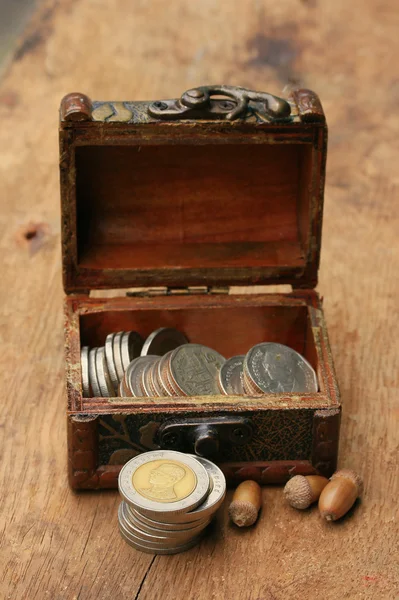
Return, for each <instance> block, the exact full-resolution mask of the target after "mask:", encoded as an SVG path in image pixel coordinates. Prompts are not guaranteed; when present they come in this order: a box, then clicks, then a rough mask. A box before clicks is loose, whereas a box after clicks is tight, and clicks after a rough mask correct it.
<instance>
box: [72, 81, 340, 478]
mask: <svg viewBox="0 0 399 600" xmlns="http://www.w3.org/2000/svg"><path fill="white" fill-rule="evenodd" d="M60 115H61V118H60V169H61V205H62V251H63V277H64V289H65V292H66V297H65V334H66V346H65V348H66V354H65V356H66V380H67V396H68V413H67V418H68V448H69V481H70V484H71V486H72V487H73V488H75V489H88V488H111V487H116V486H117V480H118V473H119V471H120V469H121V466H122V465H123V464H124V463H125V462H126V461H127V460H129V459H130V458H132V457H133V456H135V455H136V454H138V453H141V452H145V451H148V450H153V449H157V448H166V449H174V450H180V451H183V452H188V453H194V452H197V453H198V454H200V453H201V454H202V455H205V456H207V455H208V456H211V458H212V459H213V460H214V461H215V462H216V463H218V464H219V465H220V466H221V468H222V469H223V471H224V473H225V474H226V477H227V479H228V480H229V481H230V482H238V481H240V480H242V479H248V478H251V479H255V480H257V481H259V482H260V483H262V484H265V483H282V482H284V481H286V480H287V479H288V478H289V477H290V476H292V475H293V474H312V473H320V474H323V475H326V476H329V475H331V473H333V471H334V470H335V467H336V459H337V451H338V437H339V423H340V399H339V391H338V385H337V381H336V377H335V373H334V367H333V361H332V357H331V352H330V347H329V343H328V336H327V330H326V326H325V322H324V317H323V309H322V304H321V300H320V298H319V295H318V293H317V292H316V291H315V286H316V284H317V274H318V266H319V257H320V245H321V228H322V214H323V194H324V179H325V164H326V149H327V127H326V122H325V117H324V113H323V110H322V107H321V104H320V101H319V99H318V97H317V96H316V94H314V93H313V92H311V91H309V90H297V91H295V92H293V93H292V94H291V96H290V98H289V99H288V100H284V99H281V98H277V97H275V96H272V95H271V94H267V93H263V92H254V91H251V90H247V89H244V88H236V87H230V86H209V87H200V88H196V89H192V90H189V91H187V92H185V93H184V94H183V95H182V96H181V98H179V99H175V100H162V101H157V102H97V101H96V102H94V101H93V102H92V101H91V100H90V99H89V98H88V97H87V96H85V95H83V94H77V93H76V94H75V93H74V94H69V95H67V96H66V97H65V98H64V99H63V100H62V103H61V113H60ZM276 284H285V285H286V286H287V285H289V286H291V288H289V289H290V290H291V291H289V292H284V293H282V292H279V293H274V292H273V293H264V292H262V293H259V288H258V287H257V286H260V285H262V286H265V285H273V286H275V285H276ZM231 286H246V287H247V290H246V292H248V291H249V292H251V293H245V294H239V293H231V292H230V287H231ZM234 291H235V290H234ZM160 327H173V328H176V329H178V330H179V331H181V332H184V334H185V335H186V336H187V337H188V339H189V340H190V341H191V342H195V343H198V344H203V345H205V346H208V347H210V348H213V349H215V350H216V351H217V352H219V353H220V354H222V355H223V356H224V357H231V356H234V355H241V354H245V353H246V352H247V351H248V350H249V349H250V348H251V347H252V346H254V345H256V344H259V343H261V342H277V343H281V344H285V345H287V346H290V347H291V348H293V349H294V350H296V351H298V352H299V353H300V354H301V355H303V356H304V357H305V358H306V359H307V361H308V362H309V363H310V364H311V365H312V367H313V368H314V370H315V371H316V374H317V378H318V391H317V392H313V393H300V394H298V393H275V394H261V395H260V394H255V395H253V394H246V395H240V396H229V395H222V394H220V395H205V396H181V397H173V398H172V397H146V398H144V397H143V398H140V397H105V398H104V397H85V396H84V394H83V390H82V376H81V347H82V346H88V347H97V346H103V345H104V342H105V339H106V337H107V335H108V334H109V333H110V332H117V331H137V332H139V333H140V335H142V336H144V337H146V336H147V335H149V334H150V333H151V332H152V331H153V330H156V329H158V328H160Z"/></svg>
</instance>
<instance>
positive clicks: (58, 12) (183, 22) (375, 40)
mask: <svg viewBox="0 0 399 600" xmlns="http://www.w3.org/2000/svg"><path fill="white" fill-rule="evenodd" d="M394 5H395V3H394V2H391V1H390V0H367V1H365V0H352V1H351V2H348V1H347V0H334V2H322V0H301V1H300V0H281V1H280V2H273V3H272V2H266V1H262V0H257V1H255V0H254V1H253V2H252V1H245V0H244V1H243V0H241V1H239V0H230V1H229V2H219V3H218V2H215V0H202V1H201V2H188V1H187V2H185V1H179V0H175V1H174V2H165V1H162V0H152V1H151V2H150V1H148V0H147V1H145V0H136V1H134V2H126V0H123V1H122V0H113V2H106V1H105V0H80V2H76V1H74V0H67V1H64V2H55V1H50V2H45V3H42V4H40V3H39V6H38V8H37V11H36V14H35V16H34V19H33V21H32V22H31V24H30V26H29V28H28V30H27V31H26V32H25V34H24V36H23V39H22V40H21V43H20V45H19V47H18V49H17V52H16V55H15V58H14V60H13V61H12V63H11V65H10V67H9V69H8V70H7V72H6V73H5V74H4V76H3V80H2V82H1V87H0V119H1V127H0V194H1V195H0V198H1V203H2V204H1V214H0V219H1V225H2V226H1V234H0V239H1V257H2V269H1V287H0V295H1V316H0V324H1V327H0V331H1V355H0V356H1V363H2V364H1V372H2V379H3V384H2V389H3V410H2V419H1V436H2V437H1V439H2V443H1V450H2V454H1V462H0V469H1V487H2V490H1V491H2V493H1V499H2V502H1V504H2V506H1V511H0V521H1V523H0V530H1V551H2V554H1V572H2V573H3V576H2V578H1V582H0V597H1V598H2V599H3V598H4V599H6V598H10V599H13V600H16V599H28V600H36V599H40V600H44V599H47V598H49V599H51V600H54V599H56V600H58V599H62V600H64V599H67V600H69V599H79V600H87V599H91V598H93V599H100V600H105V599H108V598H112V599H123V600H124V599H129V600H131V599H133V598H136V599H140V600H147V599H148V600H149V599H151V600H153V599H158V598H162V599H163V600H169V599H170V600H172V599H173V600H176V599H180V598H181V599H184V600H189V599H190V600H191V599H201V600H202V599H203V600H209V599H210V598H225V599H228V600H231V599H240V600H241V599H245V600H246V599H248V600H249V599H251V600H287V599H291V598H292V599H299V598H303V599H319V598H323V599H325V600H328V599H342V598H350V599H355V598H356V599H357V598H373V599H379V600H380V599H385V598H387V599H388V598H389V599H393V598H399V575H398V569H399V567H398V545H397V544H398V502H397V498H398V494H399V483H398V419H399V405H398V387H399V386H398V377H397V376H398V359H397V356H398V343H397V340H398V337H399V331H398V323H399V319H398V311H397V309H398V292H399V289H398V280H399V277H398V272H399V264H398V249H399V248H398V226H399V219H398V212H399V211H398V185H399V169H398V166H397V161H398V133H399V132H398V129H399V114H398V111H397V110H396V108H397V103H398V102H399V78H398V71H397V67H396V64H395V62H394V61H395V60H396V57H397V56H398V54H399V43H398V41H399V35H398V11H397V10H396V7H395V6H394ZM203 83H228V84H231V85H242V86H246V87H252V88H255V89H261V90H268V91H270V92H274V93H277V94H279V93H282V90H283V88H284V86H285V85H286V84H287V83H288V84H290V85H298V84H299V85H301V86H303V87H310V88H313V89H315V90H316V91H317V92H318V93H319V95H320V96H321V98H322V100H323V104H324V108H325V111H326V114H327V120H328V123H329V128H330V144H329V157H328V177H327V188H326V203H325V221H324V223H325V224H324V232H323V251H322V262H321V272H320V284H319V290H320V292H321V293H322V295H323V296H324V298H325V312H326V318H327V324H328V329H329V332H330V340H331V345H332V350H333V354H334V358H335V364H336V370H337V374H338V379H339V382H340V385H341V390H342V396H343V421H342V429H341V444H340V453H339V464H340V466H346V467H351V468H353V469H355V470H357V471H358V472H359V473H360V474H361V475H362V476H363V477H364V481H365V494H364V498H363V500H362V502H361V503H360V505H359V506H357V508H356V510H354V511H353V512H352V514H351V516H350V517H349V518H347V519H344V520H343V521H342V522H340V523H336V524H326V523H322V522H321V520H320V518H319V515H318V511H317V508H314V509H313V510H310V511H305V512H303V513H301V512H296V511H294V510H293V509H290V508H289V507H288V506H285V505H284V503H283V501H282V489H281V488H279V487H270V488H264V489H263V500H264V507H263V510H262V514H261V517H260V519H259V522H258V524H257V526H256V527H255V528H253V529H252V530H248V531H241V530H237V529H235V528H234V527H232V526H231V525H230V524H229V523H228V519H227V512H226V506H225V508H224V509H222V511H221V514H220V515H219V517H218V521H217V526H216V528H215V531H214V533H213V534H212V535H211V536H210V537H208V538H207V539H206V540H205V541H203V542H202V543H201V545H200V546H198V547H197V548H195V549H193V550H191V551H189V552H187V553H185V554H181V555H177V556H169V557H168V556H166V557H164V556H158V557H152V556H149V555H146V554H140V553H138V552H136V551H134V550H132V549H131V548H130V547H128V546H127V545H126V544H125V543H124V542H123V541H122V540H121V539H120V537H119V534H118V531H117V525H116V523H117V521H116V514H117V507H118V503H119V498H118V494H117V492H116V491H109V492H97V493H82V494H75V493H72V492H71V491H70V489H69V488H68V485H67V479H66V431H65V395H64V369H63V362H64V355H63V317H62V299H63V290H62V285H61V264H60V215H59V187H58V186H59V182H58V168H57V162H58V146H57V144H58V141H57V120H58V114H57V111H58V105H59V101H60V99H61V97H62V96H63V95H64V94H65V93H67V92H70V91H82V92H85V93H87V94H88V95H89V96H90V97H92V98H98V99H149V98H162V97H167V98H169V97H176V96H179V95H180V93H181V92H182V91H183V90H186V89H188V88H190V87H192V86H195V85H198V84H203Z"/></svg>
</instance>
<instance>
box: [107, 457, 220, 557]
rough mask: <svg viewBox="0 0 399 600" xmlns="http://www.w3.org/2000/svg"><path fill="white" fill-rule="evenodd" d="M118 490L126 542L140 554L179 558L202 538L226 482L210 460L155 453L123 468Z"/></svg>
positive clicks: (120, 514) (122, 533)
mask: <svg viewBox="0 0 399 600" xmlns="http://www.w3.org/2000/svg"><path fill="white" fill-rule="evenodd" d="M119 492H120V494H121V496H122V498H123V500H122V502H121V504H120V506H119V512H118V521H119V530H120V533H121V535H122V537H123V538H124V540H125V541H126V542H127V543H128V544H130V545H131V546H133V547H134V548H136V549H137V550H141V551H142V552H147V553H154V554H177V553H178V552H183V551H184V550H188V549H189V548H192V547H193V546H194V545H195V544H197V543H198V542H199V540H200V539H201V538H202V536H203V535H204V533H205V530H206V528H207V526H208V525H209V523H210V522H211V520H212V518H213V516H214V514H215V512H216V511H217V509H218V508H219V506H220V505H221V504H222V502H223V500H224V497H225V494H226V480H225V477H224V475H223V473H222V471H221V470H220V469H219V468H218V467H217V466H216V465H215V464H213V463H212V462H211V461H209V460H207V459H204V458H200V457H196V456H193V455H189V454H183V453H181V452H175V451H171V450H154V451H151V452H145V453H144V454H140V455H139V456H136V457H135V458H133V459H131V460H130V461H129V462H127V463H126V464H125V465H124V466H123V467H122V470H121V472H120V475H119Z"/></svg>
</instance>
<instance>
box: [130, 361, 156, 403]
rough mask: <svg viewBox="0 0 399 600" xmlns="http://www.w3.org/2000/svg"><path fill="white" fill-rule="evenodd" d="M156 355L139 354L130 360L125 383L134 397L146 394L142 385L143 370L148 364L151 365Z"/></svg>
mask: <svg viewBox="0 0 399 600" xmlns="http://www.w3.org/2000/svg"><path fill="white" fill-rule="evenodd" d="M157 358H158V357H157V356H139V357H138V358H135V359H134V360H132V362H131V363H130V365H129V366H128V368H127V371H126V384H127V387H128V388H129V389H130V391H131V395H132V396H134V397H136V398H142V397H143V396H148V395H149V394H147V392H146V390H145V389H144V386H143V372H144V369H145V368H146V367H147V366H148V365H152V364H153V363H154V362H155V361H156V360H157Z"/></svg>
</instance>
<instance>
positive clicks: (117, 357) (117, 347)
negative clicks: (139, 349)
mask: <svg viewBox="0 0 399 600" xmlns="http://www.w3.org/2000/svg"><path fill="white" fill-rule="evenodd" d="M124 333H125V332H124V331H119V332H118V333H115V336H114V341H113V355H114V363H115V368H116V373H117V375H118V379H119V381H121V380H122V377H123V375H124V373H125V369H124V368H123V364H122V354H121V342H122V336H123V334H124Z"/></svg>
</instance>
